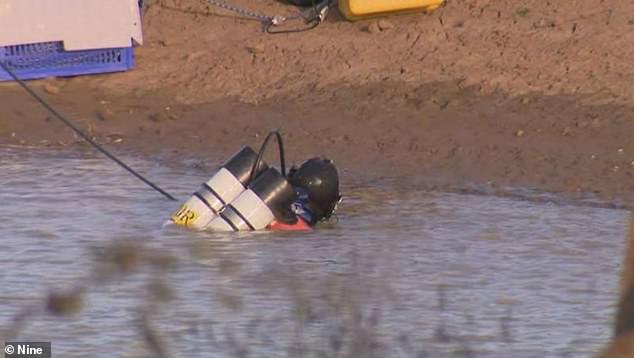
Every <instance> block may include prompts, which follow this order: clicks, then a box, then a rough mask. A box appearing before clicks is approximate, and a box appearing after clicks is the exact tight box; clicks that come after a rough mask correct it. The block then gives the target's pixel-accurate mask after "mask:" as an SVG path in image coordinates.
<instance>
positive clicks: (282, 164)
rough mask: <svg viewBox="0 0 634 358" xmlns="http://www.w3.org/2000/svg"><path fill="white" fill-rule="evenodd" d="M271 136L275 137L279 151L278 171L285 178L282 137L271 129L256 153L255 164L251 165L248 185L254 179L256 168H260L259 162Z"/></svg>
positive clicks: (278, 132) (277, 131)
mask: <svg viewBox="0 0 634 358" xmlns="http://www.w3.org/2000/svg"><path fill="white" fill-rule="evenodd" d="M273 135H275V137H276V138H277V145H278V148H279V150H280V170H281V171H282V175H283V176H284V177H286V159H284V143H283V142H282V135H281V134H280V131H279V130H277V129H273V130H272V131H270V132H269V134H268V135H267V136H266V138H264V142H263V143H262V146H261V147H260V151H259V152H258V158H257V159H256V160H255V163H253V168H251V175H250V176H249V183H251V182H252V181H253V179H255V174H256V171H257V168H258V167H259V166H260V162H261V161H262V157H264V152H265V151H266V146H267V145H268V144H269V140H270V139H271V137H272V136H273Z"/></svg>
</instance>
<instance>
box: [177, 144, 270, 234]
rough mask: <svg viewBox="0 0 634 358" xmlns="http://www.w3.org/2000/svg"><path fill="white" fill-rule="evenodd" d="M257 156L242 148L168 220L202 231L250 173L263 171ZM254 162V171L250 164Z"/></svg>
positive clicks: (239, 189)
mask: <svg viewBox="0 0 634 358" xmlns="http://www.w3.org/2000/svg"><path fill="white" fill-rule="evenodd" d="M257 159H258V154H257V153H256V152H255V151H254V150H253V149H251V148H250V147H248V146H244V147H242V148H241V149H240V150H239V151H238V152H237V153H236V154H234V155H233V156H232V157H231V158H229V160H227V162H225V163H224V164H223V165H222V166H221V168H220V170H218V172H216V174H215V175H214V176H213V177H212V178H211V179H209V180H208V181H207V182H205V183H203V184H202V187H201V188H200V190H198V191H197V192H195V193H194V194H193V195H192V196H191V197H190V198H189V199H188V200H187V201H186V202H185V203H184V204H183V205H181V207H180V208H179V209H178V210H177V211H176V212H175V213H174V214H173V215H172V217H171V221H172V222H174V223H175V224H177V225H182V226H186V227H188V228H192V229H198V230H200V229H204V228H205V227H206V226H207V224H209V222H211V220H212V219H213V218H214V216H216V214H218V213H219V212H220V211H221V210H222V209H223V208H224V207H225V206H226V205H227V203H229V202H231V201H233V200H234V199H235V198H237V197H238V196H239V195H240V194H241V193H242V192H244V190H245V187H246V186H247V185H248V184H249V180H250V178H251V172H252V170H255V174H256V175H257V174H259V173H261V172H262V171H263V170H264V169H266V168H267V164H266V163H264V162H262V161H258V160H257ZM256 161H257V162H258V164H259V165H258V166H257V168H254V165H255V163H256Z"/></svg>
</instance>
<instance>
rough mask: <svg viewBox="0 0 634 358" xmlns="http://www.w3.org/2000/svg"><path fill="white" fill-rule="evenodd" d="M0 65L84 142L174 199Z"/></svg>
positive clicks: (6, 67) (6, 66) (5, 66)
mask: <svg viewBox="0 0 634 358" xmlns="http://www.w3.org/2000/svg"><path fill="white" fill-rule="evenodd" d="M0 67H2V69H3V70H5V71H6V72H7V73H8V74H9V76H11V77H12V78H13V79H14V80H15V81H16V82H18V83H19V84H20V86H22V88H23V89H24V90H25V91H26V92H27V93H28V94H30V95H31V96H32V97H33V98H35V100H37V101H38V102H39V103H40V104H41V105H42V106H44V108H46V109H47V110H48V111H49V112H51V113H52V114H53V115H54V116H55V117H57V119H59V120H60V121H62V122H63V123H64V124H65V125H67V126H68V127H69V128H70V129H72V130H73V131H75V133H77V134H79V136H80V137H82V138H83V139H84V140H85V141H86V142H88V143H90V144H91V145H92V146H93V147H95V148H97V150H99V151H100V152H101V153H103V154H104V155H105V156H106V157H108V158H110V159H112V160H113V161H114V162H115V163H117V164H119V165H120V166H121V167H122V168H123V169H125V170H127V171H128V172H130V173H131V174H132V175H134V176H135V177H137V178H139V179H140V180H141V181H142V182H144V183H145V184H147V185H149V186H150V187H152V188H153V189H154V190H156V191H158V192H159V193H161V194H163V195H164V196H165V197H166V198H168V199H170V200H176V198H174V197H173V196H171V195H170V194H169V193H167V192H166V191H164V190H163V189H161V188H159V187H158V186H156V185H155V184H154V183H152V182H151V181H149V180H147V179H145V178H144V177H143V176H142V175H141V174H139V173H137V172H136V171H134V170H133V169H132V168H130V167H129V166H128V165H126V164H125V163H124V162H122V161H121V160H119V159H118V158H117V157H115V156H114V155H112V154H111V153H110V152H108V151H107V150H105V149H104V148H103V147H101V146H100V145H99V144H97V143H95V142H94V141H93V140H92V139H91V138H90V137H89V136H88V135H87V134H86V133H84V132H82V131H81V130H80V129H79V128H77V127H75V126H74V125H73V124H72V123H71V122H70V121H69V120H68V119H66V118H65V117H64V116H62V115H61V114H60V113H59V112H57V111H56V110H55V109H54V108H53V107H51V105H50V104H48V103H47V102H46V101H45V100H44V99H43V98H42V97H40V96H39V95H38V94H37V93H35V92H34V91H33V90H32V89H31V88H30V87H29V86H27V85H26V83H24V81H22V80H21V79H20V78H19V77H18V76H17V75H16V74H15V73H14V72H13V71H11V69H10V68H9V66H8V65H7V64H5V63H4V62H3V61H0Z"/></svg>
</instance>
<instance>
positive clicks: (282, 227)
mask: <svg viewBox="0 0 634 358" xmlns="http://www.w3.org/2000/svg"><path fill="white" fill-rule="evenodd" d="M268 229H269V230H274V231H311V230H312V229H313V228H312V227H310V225H308V223H307V222H306V221H304V219H302V218H300V217H299V216H298V217H297V222H296V223H295V224H291V225H289V224H284V223H281V222H279V221H277V220H275V221H273V222H272V223H271V224H269V227H268Z"/></svg>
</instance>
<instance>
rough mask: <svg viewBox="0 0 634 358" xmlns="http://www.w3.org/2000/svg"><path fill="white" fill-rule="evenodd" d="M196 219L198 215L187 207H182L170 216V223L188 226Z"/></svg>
mask: <svg viewBox="0 0 634 358" xmlns="http://www.w3.org/2000/svg"><path fill="white" fill-rule="evenodd" d="M197 218H198V214H196V212H195V211H193V210H192V209H190V208H189V207H188V206H187V205H182V206H181V207H180V208H179V209H178V211H176V212H175V213H174V214H173V215H172V221H173V222H174V223H175V224H176V225H182V226H189V225H190V224H192V223H193V222H194V221H196V219H197Z"/></svg>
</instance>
